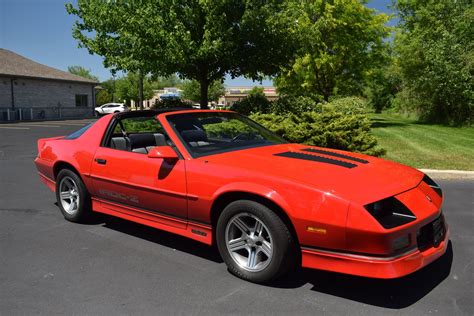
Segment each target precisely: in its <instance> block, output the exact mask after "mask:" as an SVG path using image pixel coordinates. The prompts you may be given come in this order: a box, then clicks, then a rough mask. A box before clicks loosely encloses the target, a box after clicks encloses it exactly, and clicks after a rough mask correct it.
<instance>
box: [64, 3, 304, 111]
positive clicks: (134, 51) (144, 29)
mask: <svg viewBox="0 0 474 316" xmlns="http://www.w3.org/2000/svg"><path fill="white" fill-rule="evenodd" d="M284 9H285V5H284V2H283V1H280V0H257V1H255V0H221V1H199V0H173V1H172V0H163V1H159V2H157V1H152V0H143V1H88V0H78V2H77V7H74V6H73V5H72V4H68V5H67V10H68V12H69V13H70V14H74V15H76V16H77V17H78V18H79V20H78V21H76V23H75V26H74V30H73V36H74V37H75V38H76V39H77V40H78V41H79V44H80V46H83V47H86V48H87V49H88V50H89V52H91V53H95V54H98V55H100V56H103V57H104V63H105V65H106V66H111V67H115V68H118V69H125V70H128V71H138V70H141V71H142V73H143V74H147V73H153V74H155V75H156V74H159V75H169V74H173V73H178V74H179V75H180V76H181V77H182V78H187V79H194V80H197V81H198V82H199V83H200V90H201V91H200V104H201V107H203V108H206V107H207V102H208V89H209V85H210V84H211V83H212V82H214V81H215V80H222V79H223V78H224V76H225V75H226V74H230V75H231V76H232V77H235V76H240V75H245V76H247V77H249V78H252V79H257V80H258V79H262V78H263V76H266V75H274V74H276V73H277V72H278V70H279V67H280V66H281V65H282V64H284V63H286V62H287V61H288V59H289V57H290V55H291V54H292V51H293V49H292V45H293V42H294V41H293V39H294V38H295V37H294V34H292V30H294V28H293V27H289V25H291V24H293V23H294V20H292V19H289V18H288V16H287V15H286V14H285V11H284Z"/></svg>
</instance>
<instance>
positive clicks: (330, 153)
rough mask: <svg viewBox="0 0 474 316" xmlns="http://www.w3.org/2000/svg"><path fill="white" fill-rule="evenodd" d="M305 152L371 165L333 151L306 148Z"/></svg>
mask: <svg viewBox="0 0 474 316" xmlns="http://www.w3.org/2000/svg"><path fill="white" fill-rule="evenodd" d="M303 151H307V152H310V153H316V154H322V155H326V156H332V157H337V158H343V159H347V160H351V161H355V162H359V163H363V164H366V163H369V162H368V161H367V160H365V159H360V158H356V157H352V156H349V155H344V154H340V153H335V152H333V151H328V150H322V149H315V148H305V149H303Z"/></svg>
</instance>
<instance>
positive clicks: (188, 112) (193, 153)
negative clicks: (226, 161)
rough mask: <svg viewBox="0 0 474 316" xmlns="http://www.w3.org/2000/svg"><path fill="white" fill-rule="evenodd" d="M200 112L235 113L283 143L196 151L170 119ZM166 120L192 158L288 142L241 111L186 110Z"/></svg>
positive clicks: (168, 114)
mask: <svg viewBox="0 0 474 316" xmlns="http://www.w3.org/2000/svg"><path fill="white" fill-rule="evenodd" d="M199 113H216V114H217V113H227V114H234V115H238V116H240V117H242V118H243V119H244V120H247V121H250V122H251V123H252V124H255V125H257V126H258V127H260V128H262V129H264V130H266V131H268V132H269V133H271V134H273V135H274V136H276V137H278V138H279V139H280V140H281V143H274V142H262V143H255V144H249V145H246V146H241V147H236V148H223V149H218V150H213V151H210V152H205V153H196V152H194V151H193V150H192V148H190V147H189V145H188V143H187V142H186V141H185V140H184V139H183V137H182V136H181V134H180V133H179V131H178V130H177V129H176V127H175V126H174V124H173V123H172V122H171V121H170V117H171V116H176V115H186V114H191V115H192V114H199ZM165 119H166V122H167V123H168V125H169V126H170V128H171V129H172V130H173V132H174V134H175V135H176V137H178V139H179V141H180V142H181V144H182V145H183V146H184V148H185V149H186V151H187V153H188V154H189V155H190V156H191V157H192V158H201V157H206V156H213V155H218V154H223V153H229V152H234V151H239V150H245V149H252V148H259V147H267V146H274V145H280V144H285V143H288V142H287V141H286V140H285V139H284V138H282V137H281V136H279V135H277V134H275V133H274V132H272V131H270V130H269V129H268V128H266V127H264V126H262V125H261V124H259V123H257V122H255V121H253V120H251V119H250V118H248V117H247V116H245V115H242V114H240V113H237V112H234V111H222V110H219V111H214V110H202V111H185V112H176V113H167V114H166V116H165Z"/></svg>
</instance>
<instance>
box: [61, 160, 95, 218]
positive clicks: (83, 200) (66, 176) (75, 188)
mask: <svg viewBox="0 0 474 316" xmlns="http://www.w3.org/2000/svg"><path fill="white" fill-rule="evenodd" d="M56 199H57V201H58V206H59V209H60V210H61V213H62V214H63V216H64V218H65V219H67V220H68V221H71V222H76V223H80V222H85V221H87V220H88V219H89V218H90V213H91V199H90V196H89V193H88V192H87V189H86V186H85V185H84V182H82V180H81V178H80V177H79V176H78V175H77V174H76V173H75V172H73V171H72V170H70V169H63V170H61V171H60V172H59V174H58V176H57V178H56Z"/></svg>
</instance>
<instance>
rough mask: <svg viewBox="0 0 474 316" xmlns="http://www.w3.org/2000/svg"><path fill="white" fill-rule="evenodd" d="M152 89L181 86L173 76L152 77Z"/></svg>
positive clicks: (180, 82) (176, 77)
mask: <svg viewBox="0 0 474 316" xmlns="http://www.w3.org/2000/svg"><path fill="white" fill-rule="evenodd" d="M151 80H152V87H153V89H154V90H161V89H163V88H166V87H176V86H180V85H182V81H181V80H180V79H179V78H178V76H176V75H175V74H172V75H169V76H166V77H163V76H157V77H152V78H151Z"/></svg>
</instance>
